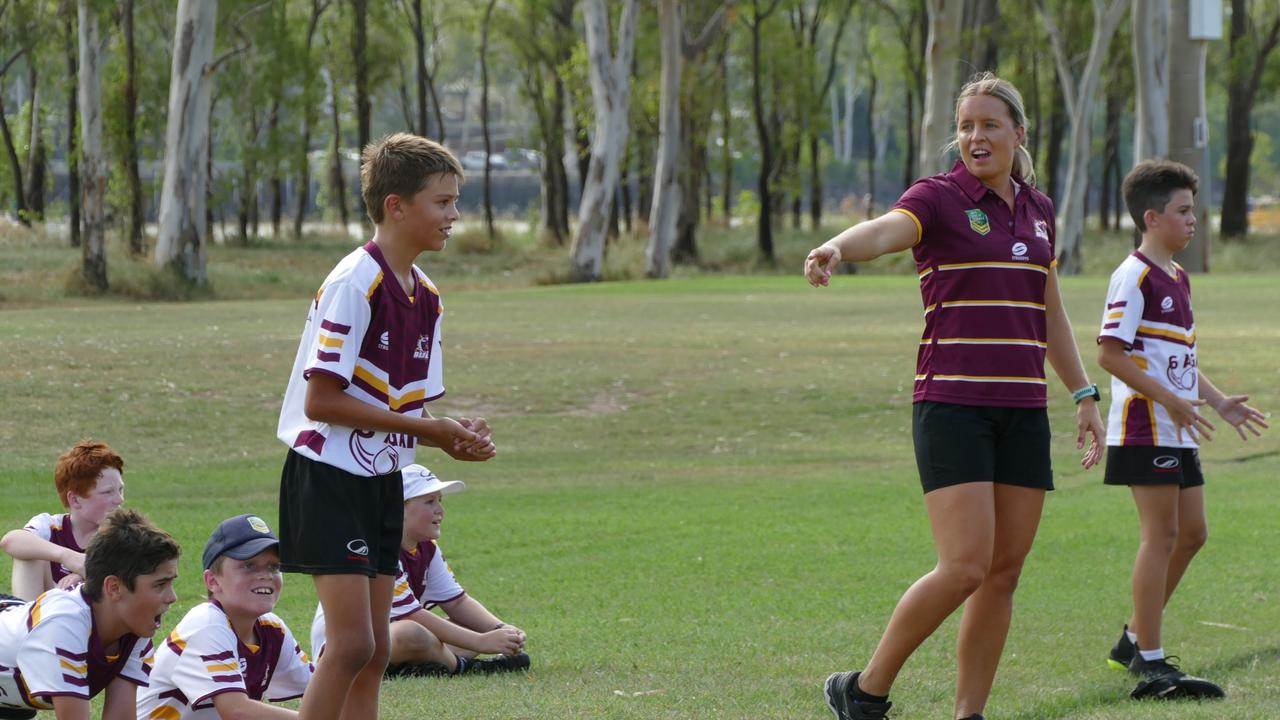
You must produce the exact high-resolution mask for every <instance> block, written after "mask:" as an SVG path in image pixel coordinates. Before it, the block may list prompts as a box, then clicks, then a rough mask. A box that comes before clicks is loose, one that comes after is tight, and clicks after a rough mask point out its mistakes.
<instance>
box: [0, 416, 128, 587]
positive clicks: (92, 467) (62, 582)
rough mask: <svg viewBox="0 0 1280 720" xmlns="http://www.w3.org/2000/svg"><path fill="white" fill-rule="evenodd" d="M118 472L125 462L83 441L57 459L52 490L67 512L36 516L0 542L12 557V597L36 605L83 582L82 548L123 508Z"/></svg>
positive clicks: (104, 447) (102, 445) (104, 448)
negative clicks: (110, 515)
mask: <svg viewBox="0 0 1280 720" xmlns="http://www.w3.org/2000/svg"><path fill="white" fill-rule="evenodd" d="M122 472H124V461H123V460H121V459H120V456H119V455H117V454H116V452H115V451H114V450H112V449H111V447H110V446H108V445H107V444H105V443H97V442H90V441H88V440H84V441H81V442H79V443H76V445H75V447H73V448H71V449H70V450H68V451H67V452H66V453H64V454H63V455H62V457H60V458H58V463H57V465H55V466H54V468H53V484H54V487H56V488H57V490H58V499H59V500H61V501H62V507H64V508H66V509H67V510H68V511H69V512H65V513H62V514H59V515H50V514H49V513H40V514H39V515H36V516H35V517H33V518H31V520H29V521H28V522H27V525H26V527H23V528H18V529H17V530H10V531H9V532H8V533H6V534H5V536H4V538H3V539H0V548H3V549H4V551H5V552H7V553H9V554H10V555H12V556H13V594H14V595H16V596H18V597H20V598H22V599H23V600H35V599H36V598H37V597H39V596H40V593H42V592H44V591H45V590H48V589H50V588H53V587H60V588H63V589H66V588H69V587H72V586H73V585H75V584H76V583H79V582H80V581H81V580H83V579H84V550H83V548H85V547H87V546H88V545H89V541H90V540H92V539H93V536H94V534H95V533H97V532H98V526H99V525H100V524H101V523H102V520H103V518H105V517H106V516H107V513H109V512H111V511H112V510H115V509H116V508H118V507H120V506H121V505H122V504H123V503H124V480H122V479H121V477H120V475H121V473H122Z"/></svg>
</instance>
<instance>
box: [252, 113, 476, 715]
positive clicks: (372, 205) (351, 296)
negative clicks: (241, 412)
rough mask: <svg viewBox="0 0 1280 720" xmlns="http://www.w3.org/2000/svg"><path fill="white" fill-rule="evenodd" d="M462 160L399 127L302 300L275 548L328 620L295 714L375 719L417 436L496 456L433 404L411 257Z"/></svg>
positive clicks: (434, 347)
mask: <svg viewBox="0 0 1280 720" xmlns="http://www.w3.org/2000/svg"><path fill="white" fill-rule="evenodd" d="M461 178H462V166H461V165H460V164H459V163H458V160H457V158H455V157H454V156H453V155H452V154H451V153H450V152H449V151H448V150H447V149H445V148H444V147H443V146H441V145H439V144H438V143H435V142H432V141H430V140H427V139H426V138H422V137H418V136H416V135H410V134H407V133H396V134H394V135H389V136H387V137H385V138H383V139H382V140H380V141H378V142H376V143H374V144H372V145H369V146H368V147H366V148H365V149H364V154H363V158H362V163H361V167H360V179H361V185H362V187H363V188H364V190H363V194H364V200H365V206H366V208H367V210H368V213H369V218H370V219H371V220H373V223H374V225H375V226H376V229H375V231H374V235H373V239H372V240H370V241H369V242H368V243H366V244H365V245H364V246H362V247H360V248H359V249H357V250H356V251H354V252H352V253H351V254H350V255H348V256H347V257H345V258H344V259H343V260H341V261H340V262H339V263H338V265H337V266H336V267H335V268H334V269H333V271H332V272H330V273H329V276H328V277H327V278H326V279H325V281H324V284H323V285H322V286H321V287H320V290H319V292H317V293H316V296H315V298H314V300H313V302H312V303H311V309H310V313H309V314H308V316H307V322H306V325H305V326H304V329H303V334H302V340H301V342H300V344H299V346H298V354H297V358H296V359H295V361H294V365H293V371H292V373H291V374H290V376H289V386H288V389H287V390H286V391H285V397H284V404H283V407H282V408H281V411H280V422H279V425H278V428H277V436H278V437H279V438H280V440H281V441H283V442H284V443H285V444H286V445H287V446H288V447H289V448H290V450H289V453H288V457H287V458H286V460H285V465H284V470H283V472H282V476H281V483H280V523H279V529H280V559H281V565H282V567H283V569H284V570H285V571H286V572H303V573H308V574H310V575H312V578H313V580H314V582H315V587H316V594H317V595H318V596H319V599H320V605H321V606H322V607H323V608H324V612H325V615H326V616H327V618H328V622H329V628H330V629H329V633H328V641H327V646H326V648H325V653H324V657H323V658H322V659H320V661H319V663H318V665H317V667H316V675H315V680H314V681H313V682H312V683H311V684H310V685H309V686H308V687H307V691H306V694H305V695H304V696H303V699H302V705H301V707H300V709H299V712H300V715H301V717H302V718H304V720H316V719H323V720H328V719H330V718H337V717H342V718H345V719H346V720H356V719H357V718H358V719H359V720H365V719H366V718H374V717H377V707H378V687H379V684H380V682H381V680H382V673H383V670H384V669H385V668H386V665H387V659H388V657H389V654H390V636H389V629H388V620H387V618H388V615H389V614H390V607H391V599H392V598H391V596H392V581H393V580H394V579H395V575H396V562H397V559H398V556H399V548H400V535H401V528H402V523H403V519H402V514H403V499H402V490H401V476H400V469H401V468H402V467H404V466H406V465H409V464H411V463H413V462H414V458H415V450H416V448H417V446H418V445H419V444H422V445H426V446H428V447H436V448H440V449H441V450H443V451H444V452H445V453H446V454H448V455H449V456H451V457H453V458H455V459H458V460H469V461H483V460H488V459H489V458H491V457H493V456H494V453H495V448H494V445H493V443H492V441H491V439H490V431H489V426H488V423H487V422H485V420H484V419H483V418H476V419H466V418H463V419H460V420H457V421H455V420H451V419H449V418H436V417H432V415H431V413H429V412H428V411H427V409H426V403H428V402H430V401H432V400H435V399H436V398H439V397H440V396H442V395H444V382H443V358H442V354H441V348H442V344H441V336H440V326H441V318H442V317H443V314H444V312H443V306H442V304H441V302H440V292H439V290H437V289H436V286H435V285H434V284H433V283H432V282H431V280H430V279H429V278H428V277H427V276H426V274H425V273H423V272H422V270H420V269H418V268H417V267H416V266H415V265H414V260H415V258H417V257H418V255H420V254H421V253H423V252H439V251H441V250H443V249H444V247H445V245H446V244H447V242H448V240H449V236H450V234H451V233H452V230H453V223H454V222H455V221H456V220H457V219H458V210H457V201H458V194H459V191H458V184H459V182H460V180H461Z"/></svg>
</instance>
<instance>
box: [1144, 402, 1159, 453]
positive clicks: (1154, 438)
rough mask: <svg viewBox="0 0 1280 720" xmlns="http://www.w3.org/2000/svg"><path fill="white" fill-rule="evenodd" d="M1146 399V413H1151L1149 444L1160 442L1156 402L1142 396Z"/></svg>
mask: <svg viewBox="0 0 1280 720" xmlns="http://www.w3.org/2000/svg"><path fill="white" fill-rule="evenodd" d="M1142 399H1143V400H1146V401H1147V413H1148V414H1150V415H1151V444H1152V445H1159V444H1160V422H1159V421H1158V420H1157V419H1156V403H1155V401H1154V400H1152V399H1151V398H1147V397H1144V398H1142Z"/></svg>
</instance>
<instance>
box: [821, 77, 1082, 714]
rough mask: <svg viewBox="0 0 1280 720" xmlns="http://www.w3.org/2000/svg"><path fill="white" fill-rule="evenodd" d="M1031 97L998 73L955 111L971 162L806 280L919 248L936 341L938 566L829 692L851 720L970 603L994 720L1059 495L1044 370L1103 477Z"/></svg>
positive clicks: (831, 252) (929, 391)
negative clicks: (1015, 629)
mask: <svg viewBox="0 0 1280 720" xmlns="http://www.w3.org/2000/svg"><path fill="white" fill-rule="evenodd" d="M1026 128H1027V119H1026V112H1025V111H1024V110H1023V104H1022V97H1021V95H1020V94H1019V93H1018V90H1017V89H1016V88H1015V87H1014V86H1013V85H1012V84H1010V83H1008V82H1006V81H1004V80H1001V79H999V78H997V77H995V76H994V75H992V74H990V73H983V74H981V75H977V76H975V77H974V78H973V79H972V80H970V81H969V82H968V83H967V84H966V85H965V86H964V87H963V88H961V90H960V95H959V97H958V98H957V100H956V137H955V140H954V141H953V142H952V147H955V148H957V149H958V150H959V153H960V160H959V161H958V162H957V163H956V164H955V167H953V168H952V170H951V172H949V173H946V174H943V175H935V176H933V177H928V178H923V179H921V180H918V181H917V182H916V183H915V184H913V185H912V186H911V187H910V188H908V189H907V191H906V192H905V193H904V194H903V195H902V197H901V198H900V199H899V200H898V202H897V204H896V205H895V206H894V208H893V210H891V211H890V212H888V213H886V214H884V215H882V216H880V217H878V218H876V219H874V220H869V221H867V222H864V223H860V224H858V225H855V226H854V227H851V228H849V229H848V230H845V231H844V232H842V233H840V234H839V235H837V236H836V237H834V238H832V239H831V240H828V241H827V242H826V243H824V244H823V245H821V246H820V247H817V248H815V249H814V250H813V251H812V252H810V253H809V256H808V258H807V259H806V260H805V266H804V273H805V277H806V279H808V281H809V283H810V284H812V285H813V286H815V287H818V286H825V285H827V283H828V280H829V279H830V277H831V271H832V270H833V269H834V268H835V267H836V265H838V264H839V263H840V262H842V261H865V260H871V259H873V258H877V257H880V256H881V255H885V254H887V253H893V252H900V251H902V250H906V249H908V248H910V249H911V251H912V254H913V255H914V256H915V260H916V268H917V270H918V271H919V277H920V295H921V297H922V298H923V300H924V314H925V326H924V335H923V337H922V338H921V341H920V350H919V353H918V355H917V359H916V378H915V392H914V395H913V403H914V404H913V409H912V433H913V437H914V441H915V454H916V464H917V465H918V467H919V470H920V482H921V484H922V485H923V487H924V503H925V508H926V511H927V512H928V515H929V523H930V526H931V528H932V532H933V540H934V544H935V546H936V548H937V553H938V564H937V566H936V567H934V569H933V570H932V571H930V572H929V573H928V574H926V575H925V576H924V577H921V578H920V579H919V580H917V581H916V582H915V584H913V585H912V586H911V587H910V588H909V589H908V590H907V592H906V594H904V595H903V596H902V599H901V600H899V601H898V605H897V607H896V608H895V609H894V611H893V616H892V617H891V618H890V620H889V625H888V627H887V628H886V629H885V632H884V635H883V636H881V638H880V644H879V645H878V646H877V647H876V650H875V654H874V655H872V657H871V661H870V662H868V663H867V665H866V667H865V669H863V670H862V671H861V672H854V671H849V672H838V673H834V674H832V675H831V676H830V677H829V678H827V681H826V699H827V704H828V705H829V706H830V708H831V710H832V712H833V713H835V715H836V718H837V719H838V720H863V719H869V718H871V719H874V718H883V717H885V713H886V712H887V711H888V709H889V705H890V703H889V701H888V695H889V689H890V687H891V686H892V685H893V681H894V679H895V678H896V677H897V675H898V672H899V671H900V670H901V668H902V666H903V664H904V663H905V662H906V660H907V658H908V657H910V655H911V653H912V652H914V651H915V649H916V648H917V647H918V646H919V645H920V644H921V643H922V642H923V641H924V640H925V639H926V638H928V637H929V636H930V635H931V634H932V633H933V632H934V630H936V629H937V628H938V626H939V625H941V624H942V621H943V620H945V619H946V618H947V616H949V615H950V614H951V613H952V612H953V611H955V609H956V608H957V607H959V606H960V605H961V604H964V606H965V609H964V614H963V617H962V619H961V622H960V631H959V638H958V641H957V647H956V655H957V680H956V709H955V713H956V714H955V717H957V718H971V719H973V718H977V719H980V718H982V715H981V714H980V713H981V712H982V710H983V708H984V706H985V705H986V701H987V697H988V695H989V694H990V692H991V683H992V681H993V679H994V678H995V672H996V666H997V664H998V663H999V661H1000V655H1001V652H1002V651H1003V649H1004V641H1005V636H1006V635H1007V634H1008V630H1009V619H1010V616H1011V614H1012V611H1013V591H1014V588H1015V587H1016V586H1017V584H1018V575H1019V574H1020V572H1021V570H1022V564H1023V561H1024V560H1025V559H1026V556H1027V553H1028V552H1030V550H1031V543H1032V541H1033V540H1034V539H1035V534H1036V528H1037V526H1038V525H1039V522H1040V513H1041V509H1042V507H1043V505H1044V497H1045V492H1046V491H1047V490H1051V489H1053V471H1052V469H1051V467H1050V458H1049V437H1050V434H1049V421H1048V414H1047V412H1046V409H1045V408H1046V402H1047V394H1046V393H1047V383H1046V381H1045V373H1044V360H1045V357H1046V356H1047V357H1048V359H1049V363H1050V364H1051V365H1053V369H1054V371H1055V372H1056V373H1057V375H1058V377H1059V378H1061V380H1062V382H1063V383H1064V384H1065V385H1066V386H1067V389H1068V390H1069V391H1074V392H1073V396H1074V398H1075V400H1076V402H1077V409H1076V423H1077V427H1078V432H1077V438H1076V446H1077V448H1081V449H1083V448H1084V442H1085V435H1086V434H1088V435H1091V436H1092V437H1091V439H1090V444H1089V447H1088V449H1087V450H1085V452H1084V455H1083V458H1082V460H1081V463H1082V464H1083V465H1084V467H1086V468H1088V467H1091V466H1093V465H1094V464H1095V463H1097V462H1098V459H1099V456H1100V452H1101V449H1102V445H1103V438H1104V437H1105V433H1104V431H1103V427H1102V419H1101V417H1100V416H1099V414H1098V408H1097V405H1096V400H1097V398H1098V395H1097V388H1096V387H1095V386H1093V385H1091V384H1090V383H1089V380H1088V377H1087V376H1086V374H1085V370H1084V367H1083V365H1082V364H1081V362H1080V354H1079V352H1078V350H1077V349H1076V344H1075V340H1074V338H1073V337H1072V333H1071V323H1070V320H1068V318H1067V313H1066V309H1065V308H1064V306H1063V304H1062V297H1061V295H1060V293H1059V289H1058V277H1057V271H1056V269H1055V265H1056V263H1055V261H1054V215H1053V203H1052V202H1051V201H1050V200H1049V198H1048V197H1046V196H1045V195H1044V194H1042V193H1041V192H1040V191H1038V190H1036V189H1035V187H1034V186H1033V185H1032V183H1033V182H1034V181H1035V176H1034V168H1033V164H1032V162H1031V156H1030V155H1029V154H1028V152H1027V150H1026V149H1025V148H1024V147H1023V140H1024V139H1025V137H1026Z"/></svg>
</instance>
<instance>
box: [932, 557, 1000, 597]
mask: <svg viewBox="0 0 1280 720" xmlns="http://www.w3.org/2000/svg"><path fill="white" fill-rule="evenodd" d="M990 567H991V566H990V563H985V562H980V561H976V560H970V561H957V562H949V563H946V564H944V565H941V566H939V568H938V570H939V571H940V573H941V575H942V577H943V578H944V579H945V580H946V582H947V584H948V585H949V586H951V588H952V589H954V590H955V591H956V592H957V593H960V594H962V595H964V596H965V597H968V596H969V595H972V594H973V592H974V591H975V590H977V589H978V588H979V587H981V586H982V583H983V581H984V580H986V578H987V572H988V570H989V569H990Z"/></svg>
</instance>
